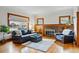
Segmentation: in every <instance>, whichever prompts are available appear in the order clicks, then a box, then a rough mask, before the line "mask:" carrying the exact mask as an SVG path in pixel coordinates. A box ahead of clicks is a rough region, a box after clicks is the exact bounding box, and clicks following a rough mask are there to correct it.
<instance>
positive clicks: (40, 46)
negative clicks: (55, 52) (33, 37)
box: [27, 40, 55, 52]
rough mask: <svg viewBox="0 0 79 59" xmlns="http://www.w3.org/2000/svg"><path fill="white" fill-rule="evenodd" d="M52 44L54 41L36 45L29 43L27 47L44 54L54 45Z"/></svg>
mask: <svg viewBox="0 0 79 59" xmlns="http://www.w3.org/2000/svg"><path fill="white" fill-rule="evenodd" d="M54 42H55V41H53V40H42V41H40V42H38V43H34V42H31V43H30V44H28V45H27V47H30V48H33V49H37V50H40V51H44V52H46V51H48V49H49V48H50V47H51V46H52V45H53V44H54Z"/></svg>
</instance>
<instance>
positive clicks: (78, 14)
mask: <svg viewBox="0 0 79 59" xmlns="http://www.w3.org/2000/svg"><path fill="white" fill-rule="evenodd" d="M77 46H79V12H77Z"/></svg>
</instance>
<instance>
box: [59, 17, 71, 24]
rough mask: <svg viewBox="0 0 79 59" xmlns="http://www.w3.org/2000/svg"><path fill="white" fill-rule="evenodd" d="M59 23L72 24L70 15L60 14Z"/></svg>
mask: <svg viewBox="0 0 79 59" xmlns="http://www.w3.org/2000/svg"><path fill="white" fill-rule="evenodd" d="M59 24H71V20H70V16H60V17H59Z"/></svg>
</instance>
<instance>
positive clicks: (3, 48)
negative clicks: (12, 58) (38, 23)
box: [0, 41, 79, 53]
mask: <svg viewBox="0 0 79 59" xmlns="http://www.w3.org/2000/svg"><path fill="white" fill-rule="evenodd" d="M25 47H26V46H24V45H20V44H14V43H13V42H12V41H9V42H6V43H4V44H2V45H0V53H22V52H21V51H22V49H23V48H25ZM27 48H28V50H29V53H68V52H69V53H78V52H79V47H77V46H75V45H72V44H62V43H61V42H58V41H56V42H55V44H53V45H52V46H51V47H50V48H49V49H48V51H47V52H42V51H39V50H35V49H33V48H29V47H27Z"/></svg>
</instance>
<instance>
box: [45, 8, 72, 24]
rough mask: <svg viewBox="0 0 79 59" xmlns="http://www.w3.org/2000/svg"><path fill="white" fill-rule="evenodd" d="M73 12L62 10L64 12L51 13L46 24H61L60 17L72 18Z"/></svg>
mask: <svg viewBox="0 0 79 59" xmlns="http://www.w3.org/2000/svg"><path fill="white" fill-rule="evenodd" d="M72 14H73V10H71V9H70V10H69V9H68V10H62V11H57V12H54V13H51V14H50V15H47V16H45V17H46V19H45V23H46V24H59V16H67V15H70V16H72Z"/></svg>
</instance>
